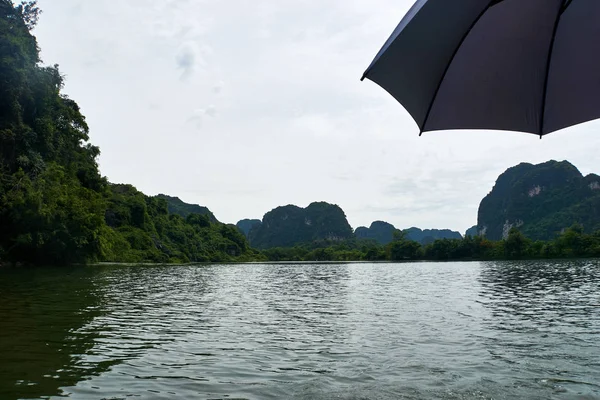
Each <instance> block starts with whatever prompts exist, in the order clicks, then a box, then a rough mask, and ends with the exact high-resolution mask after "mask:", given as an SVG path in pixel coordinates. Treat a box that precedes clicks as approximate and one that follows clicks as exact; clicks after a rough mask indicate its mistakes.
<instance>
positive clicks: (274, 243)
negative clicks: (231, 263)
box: [249, 202, 354, 249]
mask: <svg viewBox="0 0 600 400" xmlns="http://www.w3.org/2000/svg"><path fill="white" fill-rule="evenodd" d="M353 236H354V235H353V232H352V228H351V227H350V224H348V220H347V219H346V215H345V214H344V211H343V210H342V209H341V208H340V207H338V206H337V205H334V204H329V203H324V202H318V203H312V204H310V205H309V206H308V207H306V208H300V207H297V206H294V205H287V206H283V207H277V208H275V209H274V210H272V211H269V212H268V213H266V214H265V216H264V217H263V220H262V224H261V225H260V226H258V227H257V228H256V229H252V230H251V231H250V232H249V240H250V243H251V244H252V246H253V247H256V248H259V249H265V248H272V247H291V246H295V245H297V244H302V243H309V242H314V241H321V240H329V241H341V240H346V239H350V238H352V237H353Z"/></svg>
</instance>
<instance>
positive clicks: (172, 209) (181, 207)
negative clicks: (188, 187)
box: [156, 194, 217, 222]
mask: <svg viewBox="0 0 600 400" xmlns="http://www.w3.org/2000/svg"><path fill="white" fill-rule="evenodd" d="M156 197H157V198H159V199H163V200H165V201H166V202H167V206H168V209H169V213H171V214H177V215H179V216H181V217H183V218H186V217H187V216H188V215H190V214H200V215H206V216H208V219H209V220H210V221H211V222H217V218H216V217H215V215H214V214H213V213H212V212H211V211H210V210H209V209H208V208H206V207H203V206H199V205H198V204H188V203H185V202H183V200H181V199H180V198H179V197H172V196H167V195H166V194H159V195H157V196H156Z"/></svg>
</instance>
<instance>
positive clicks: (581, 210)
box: [477, 161, 600, 240]
mask: <svg viewBox="0 0 600 400" xmlns="http://www.w3.org/2000/svg"><path fill="white" fill-rule="evenodd" d="M477 220H478V224H477V225H478V231H479V232H482V233H484V234H485V236H486V237H487V238H489V239H491V240H500V239H502V238H505V237H506V235H507V234H508V231H509V230H510V228H511V227H518V228H519V230H520V231H522V232H523V234H525V235H526V236H527V237H530V238H532V239H534V240H549V239H552V238H553V237H555V235H556V234H557V233H559V232H561V231H562V230H563V229H566V228H568V227H569V226H571V225H573V224H579V225H581V226H583V229H584V231H585V232H587V233H591V232H595V231H597V230H599V229H600V177H599V176H597V175H594V174H590V175H588V176H586V177H584V176H583V175H582V174H581V173H580V172H579V171H578V170H577V168H575V167H574V166H573V165H572V164H570V163H569V162H567V161H562V162H557V161H548V162H546V163H542V164H538V165H532V164H527V163H522V164H519V165H517V166H515V167H512V168H509V169H508V170H507V171H506V172H504V173H503V174H501V175H500V176H499V177H498V180H497V181H496V184H495V186H494V188H493V190H492V191H491V192H490V193H489V194H488V195H487V196H486V197H485V198H484V199H483V200H482V201H481V205H480V206H479V213H478V219H477Z"/></svg>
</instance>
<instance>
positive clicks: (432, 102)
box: [419, 0, 498, 136]
mask: <svg viewBox="0 0 600 400" xmlns="http://www.w3.org/2000/svg"><path fill="white" fill-rule="evenodd" d="M495 4H498V0H492V1H490V3H489V4H488V5H487V6H486V7H485V8H484V9H483V11H481V13H480V14H479V15H478V16H477V18H476V19H475V21H473V23H472V24H471V26H470V27H469V29H468V30H467V32H466V33H465V34H464V36H463V37H462V39H461V40H460V42H459V43H458V46H456V49H455V50H454V53H453V54H452V57H451V58H450V60H449V62H448V64H447V65H446V69H445V70H444V73H443V74H442V78H441V79H440V82H439V83H438V85H437V88H436V89H435V92H434V94H433V97H432V99H431V103H430V104H429V108H428V109H427V114H425V119H423V125H422V126H420V127H419V130H420V132H419V136H421V135H422V134H423V132H424V131H425V125H426V124H427V120H428V119H429V114H431V109H432V108H433V104H434V103H435V100H436V98H437V96H438V93H439V92H440V88H441V87H442V83H443V82H444V79H446V75H447V74H448V70H449V69H450V66H451V65H452V62H453V61H454V59H455V58H456V54H458V51H459V50H460V48H461V47H462V45H463V43H464V41H465V40H467V37H468V36H469V34H470V33H471V31H472V30H473V28H475V25H477V23H478V22H479V20H481V18H483V16H484V14H485V13H486V12H487V11H488V10H489V9H490V8H491V7H492V6H493V5H495Z"/></svg>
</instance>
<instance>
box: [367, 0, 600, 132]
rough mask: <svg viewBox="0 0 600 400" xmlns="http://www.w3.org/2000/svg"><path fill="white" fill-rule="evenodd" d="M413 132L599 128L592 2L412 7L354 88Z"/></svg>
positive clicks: (595, 1) (427, 0)
mask: <svg viewBox="0 0 600 400" xmlns="http://www.w3.org/2000/svg"><path fill="white" fill-rule="evenodd" d="M364 78H368V79H370V80H372V81H374V82H375V83H377V84H378V85H380V86H381V87H382V88H384V89H385V90H387V91H388V92H389V93H390V94H391V95H392V96H394V98H396V100H398V101H399V102H400V103H401V104H402V105H403V106H404V107H405V108H406V109H407V111H408V112H409V113H410V114H411V115H412V117H413V118H414V119H415V121H416V122H417V124H418V125H419V128H420V130H421V132H425V131H435V130H447V129H491V130H508V131H520V132H529V133H534V134H537V135H540V136H542V135H546V134H548V133H551V132H554V131H557V130H559V129H563V128H566V127H568V126H571V125H575V124H579V123H582V122H585V121H589V120H592V119H597V118H600V0H418V1H417V2H416V4H415V5H414V6H413V7H412V8H411V10H410V11H409V12H408V14H407V15H406V16H405V17H404V19H403V20H402V21H401V22H400V25H398V27H397V28H396V30H395V31H394V33H393V34H392V36H391V37H390V38H389V39H388V41H387V42H386V43H385V45H384V46H383V48H382V49H381V51H380V52H379V54H377V56H376V57H375V60H374V61H373V62H372V64H371V66H370V67H369V68H368V69H367V71H366V72H365V74H364V76H363V79H364Z"/></svg>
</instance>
